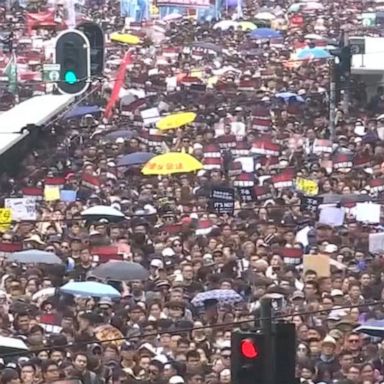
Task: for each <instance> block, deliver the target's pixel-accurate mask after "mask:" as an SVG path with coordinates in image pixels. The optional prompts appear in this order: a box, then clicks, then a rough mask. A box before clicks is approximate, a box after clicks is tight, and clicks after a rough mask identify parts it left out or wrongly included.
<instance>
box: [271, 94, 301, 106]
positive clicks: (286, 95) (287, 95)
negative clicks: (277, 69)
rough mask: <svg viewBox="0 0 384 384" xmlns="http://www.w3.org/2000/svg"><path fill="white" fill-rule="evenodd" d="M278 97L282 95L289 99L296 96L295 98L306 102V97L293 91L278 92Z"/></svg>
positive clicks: (283, 97)
mask: <svg viewBox="0 0 384 384" xmlns="http://www.w3.org/2000/svg"><path fill="white" fill-rule="evenodd" d="M276 97H280V98H282V99H284V100H289V99H290V98H291V97H294V98H296V101H300V102H302V103H304V99H303V98H302V97H301V96H299V95H296V93H293V92H281V93H277V94H276Z"/></svg>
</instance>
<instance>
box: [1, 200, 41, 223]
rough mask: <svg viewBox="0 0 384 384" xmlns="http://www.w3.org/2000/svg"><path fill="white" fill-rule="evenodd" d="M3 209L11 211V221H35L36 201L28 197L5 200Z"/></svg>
mask: <svg viewBox="0 0 384 384" xmlns="http://www.w3.org/2000/svg"><path fill="white" fill-rule="evenodd" d="M4 207H5V208H10V209H11V210H12V219H13V220H36V219H37V212H36V200H35V199H33V198H29V197H23V198H10V199H5V202H4Z"/></svg>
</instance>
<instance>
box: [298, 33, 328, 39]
mask: <svg viewBox="0 0 384 384" xmlns="http://www.w3.org/2000/svg"><path fill="white" fill-rule="evenodd" d="M304 39H306V40H327V38H326V37H323V36H321V35H318V34H316V33H309V34H308V35H305V36H304Z"/></svg>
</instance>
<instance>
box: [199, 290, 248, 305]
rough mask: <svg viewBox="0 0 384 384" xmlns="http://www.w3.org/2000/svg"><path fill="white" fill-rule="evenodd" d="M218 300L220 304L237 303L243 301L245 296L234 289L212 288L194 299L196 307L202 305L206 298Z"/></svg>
mask: <svg viewBox="0 0 384 384" xmlns="http://www.w3.org/2000/svg"><path fill="white" fill-rule="evenodd" d="M212 299H215V300H217V301H218V302H219V303H220V304H235V303H239V302H241V301H243V298H242V297H241V296H240V295H239V294H238V293H237V292H236V291H234V290H233V289H212V290H211V291H206V292H201V293H198V294H197V295H196V296H195V297H194V298H193V299H192V304H193V305H194V306H195V307H201V306H203V305H204V301H206V300H212Z"/></svg>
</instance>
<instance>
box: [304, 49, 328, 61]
mask: <svg viewBox="0 0 384 384" xmlns="http://www.w3.org/2000/svg"><path fill="white" fill-rule="evenodd" d="M330 57H331V54H330V53H329V52H327V51H326V50H325V49H323V48H318V47H314V48H304V49H301V50H300V51H299V52H298V53H297V58H298V59H300V60H307V59H328V58H330Z"/></svg>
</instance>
